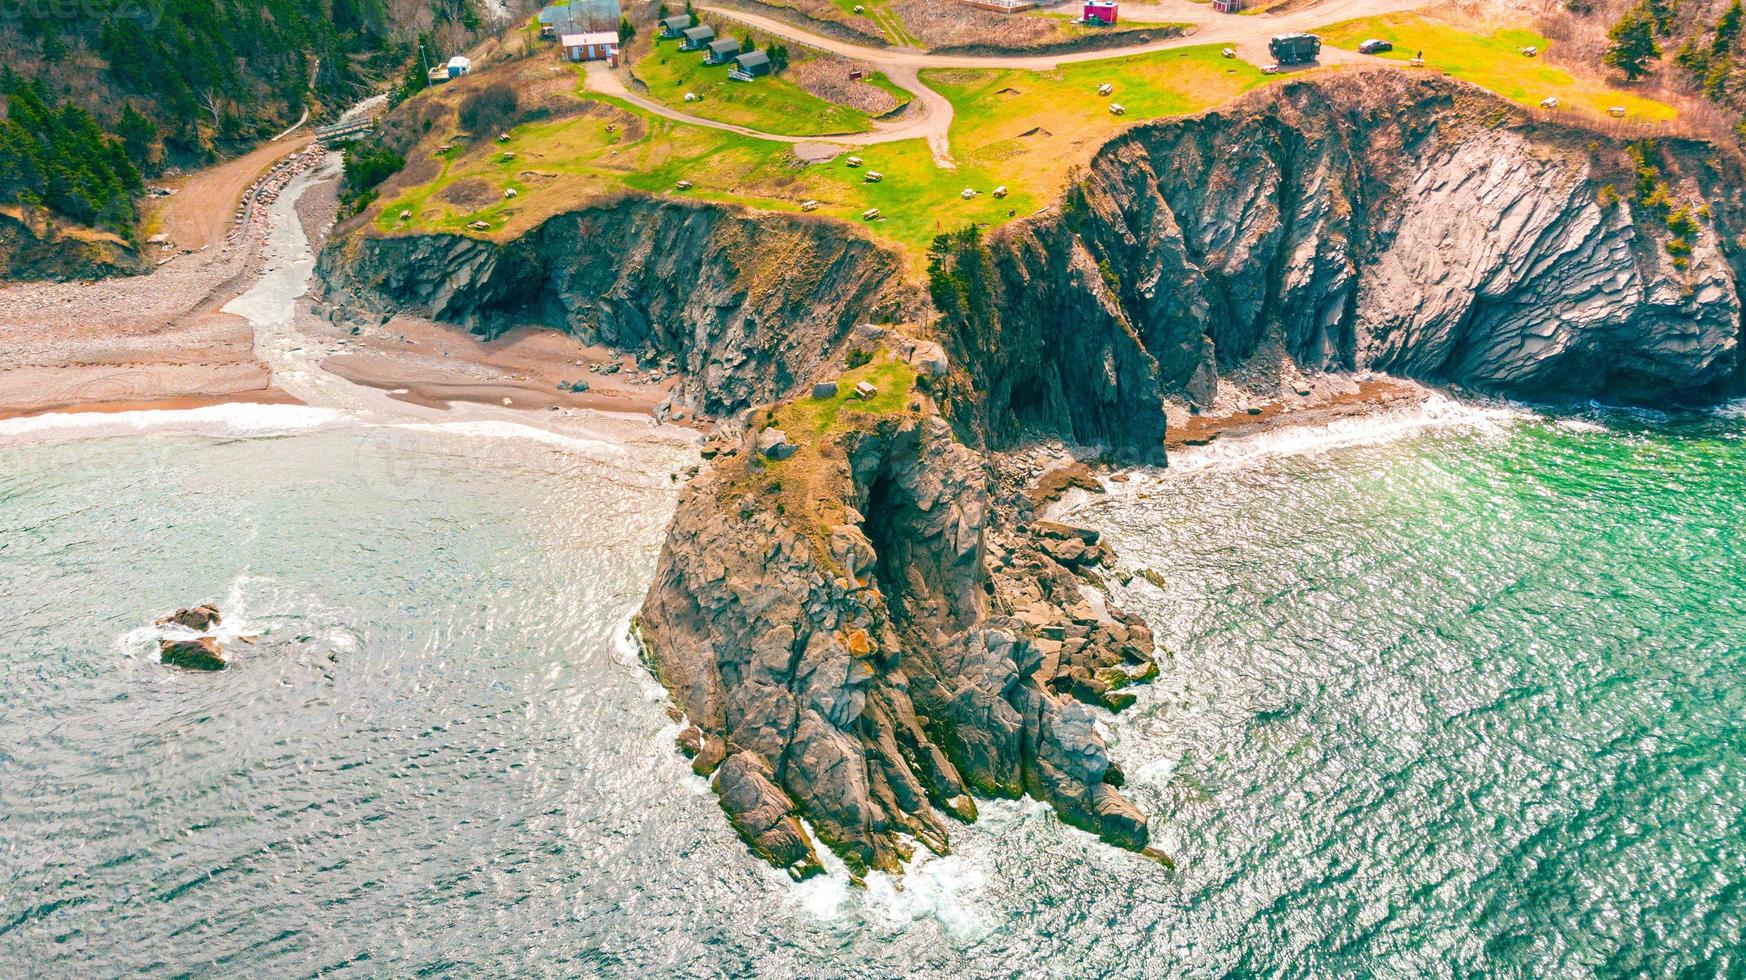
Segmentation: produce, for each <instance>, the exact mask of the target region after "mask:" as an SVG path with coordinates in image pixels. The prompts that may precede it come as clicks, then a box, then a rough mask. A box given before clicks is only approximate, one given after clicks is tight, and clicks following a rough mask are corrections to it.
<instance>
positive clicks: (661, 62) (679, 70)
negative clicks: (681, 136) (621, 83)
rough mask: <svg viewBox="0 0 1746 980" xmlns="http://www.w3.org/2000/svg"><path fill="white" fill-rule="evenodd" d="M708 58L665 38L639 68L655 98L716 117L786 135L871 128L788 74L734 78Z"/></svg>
mask: <svg viewBox="0 0 1746 980" xmlns="http://www.w3.org/2000/svg"><path fill="white" fill-rule="evenodd" d="M724 36H726V35H724ZM734 36H736V37H737V36H738V35H734ZM703 59H704V56H703V53H702V52H699V51H681V50H679V42H677V41H663V42H659V43H657V44H656V45H655V46H654V49H653V50H651V51H650V52H649V54H648V55H647V56H645V57H644V58H643V59H642V60H641V61H639V62H637V64H636V69H635V71H636V75H637V77H638V78H640V79H642V80H643V82H644V83H646V84H647V85H648V86H649V92H648V94H649V97H650V98H652V99H654V100H655V101H657V102H661V103H664V104H666V105H670V106H672V107H673V108H675V109H678V110H680V111H682V112H687V113H690V114H692V115H694V116H701V117H703V118H705V119H713V120H715V121H717V122H725V123H732V124H734V125H736V126H745V127H747V128H749V129H756V130H759V131H760V132H765V133H779V134H782V135H784V136H822V135H827V134H832V133H864V132H866V131H867V130H869V129H871V128H872V123H871V122H869V121H868V119H867V114H866V113H864V112H861V111H859V110H857V109H851V108H849V107H848V106H842V105H837V104H836V103H834V102H826V101H825V100H824V99H821V98H819V97H818V96H816V95H813V94H812V93H810V92H807V91H805V90H804V89H802V88H801V87H800V86H798V85H795V84H794V83H793V82H790V81H788V80H786V79H783V78H780V77H778V76H775V75H766V76H764V77H762V78H758V79H754V80H753V81H750V82H734V81H729V80H728V66H727V65H707V64H704V60H703ZM687 92H692V93H695V94H696V95H697V97H698V98H697V101H695V102H686V101H685V93H687Z"/></svg>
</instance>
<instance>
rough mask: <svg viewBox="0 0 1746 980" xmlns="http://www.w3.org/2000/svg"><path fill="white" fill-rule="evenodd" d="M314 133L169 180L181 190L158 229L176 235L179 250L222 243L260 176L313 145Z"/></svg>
mask: <svg viewBox="0 0 1746 980" xmlns="http://www.w3.org/2000/svg"><path fill="white" fill-rule="evenodd" d="M312 139H314V137H312V136H310V135H309V134H307V133H305V134H302V135H300V136H294V137H291V138H288V139H284V140H280V141H279V142H277V143H266V144H263V145H261V146H258V147H256V148H255V149H254V150H252V151H250V152H249V153H246V154H244V155H242V156H240V157H237V158H236V159H235V160H231V161H229V162H226V163H221V164H219V165H218V166H216V167H208V168H206V169H205V170H202V171H200V172H198V173H194V174H190V175H189V176H187V177H184V178H181V179H180V180H179V181H166V182H165V183H166V185H167V186H170V187H173V188H175V190H176V193H175V195H174V196H173V197H170V198H168V199H167V200H166V201H165V202H164V206H163V209H162V210H161V211H159V212H158V223H157V227H158V230H159V231H161V232H163V233H164V234H166V235H168V236H170V241H171V242H173V243H174V244H175V246H176V247H177V248H186V249H192V250H194V251H196V252H198V251H199V250H201V249H202V248H207V247H216V246H217V245H219V244H220V243H222V242H223V241H224V235H225V232H227V231H229V230H230V226H231V222H232V220H233V219H234V216H235V214H236V205H237V202H238V201H240V200H242V196H243V192H244V191H246V190H248V189H249V185H250V184H253V183H254V182H255V181H256V180H257V179H259V178H260V176H261V175H262V174H264V173H266V172H267V171H268V170H269V169H271V168H272V166H273V164H275V163H278V162H279V161H280V160H282V159H284V158H285V157H288V156H290V155H291V154H292V153H294V152H296V151H298V150H301V149H303V148H304V147H305V146H308V145H309V143H310V141H311V140H312Z"/></svg>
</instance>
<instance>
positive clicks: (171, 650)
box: [158, 636, 230, 670]
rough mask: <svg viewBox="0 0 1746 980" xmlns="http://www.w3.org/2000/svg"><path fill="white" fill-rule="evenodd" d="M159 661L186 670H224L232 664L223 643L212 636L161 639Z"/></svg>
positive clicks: (159, 642)
mask: <svg viewBox="0 0 1746 980" xmlns="http://www.w3.org/2000/svg"><path fill="white" fill-rule="evenodd" d="M158 661H159V662H160V663H164V664H167V665H169V666H171V667H181V668H183V669H184V670H223V669H224V668H226V667H228V666H230V661H229V660H228V659H226V657H225V655H224V647H223V645H222V644H220V643H219V642H218V640H217V639H216V638H214V637H210V636H197V637H193V638H191V639H186V640H159V641H158Z"/></svg>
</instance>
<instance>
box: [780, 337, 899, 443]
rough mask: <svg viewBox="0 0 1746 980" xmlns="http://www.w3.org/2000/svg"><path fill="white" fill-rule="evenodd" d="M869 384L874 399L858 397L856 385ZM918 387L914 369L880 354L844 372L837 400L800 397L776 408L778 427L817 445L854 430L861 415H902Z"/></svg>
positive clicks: (789, 435)
mask: <svg viewBox="0 0 1746 980" xmlns="http://www.w3.org/2000/svg"><path fill="white" fill-rule="evenodd" d="M863 381H866V382H868V383H870V384H872V385H873V387H875V388H878V389H879V393H878V394H876V395H874V396H873V397H872V398H869V399H867V400H866V401H862V400H861V399H859V398H856V397H855V394H854V392H855V386H856V385H857V384H860V383H861V382H863ZM913 387H915V370H914V369H913V368H911V367H910V366H909V365H907V364H905V363H903V362H902V361H899V360H896V359H895V358H891V357H890V356H889V355H887V354H885V353H884V352H881V353H880V355H879V356H877V357H875V358H874V359H873V361H872V362H870V363H868V364H864V365H862V366H861V367H858V368H854V369H852V370H849V371H845V372H843V373H842V374H841V375H839V376H838V378H837V394H836V396H835V397H834V398H808V397H804V396H803V397H800V398H796V399H794V400H793V401H791V402H787V403H785V404H783V405H781V406H779V407H778V408H777V409H776V424H777V426H778V427H779V428H781V429H782V431H783V432H786V433H788V438H789V439H791V440H793V441H794V442H796V443H799V444H802V445H807V444H813V445H816V444H817V443H818V442H820V441H821V440H823V439H825V438H827V437H830V436H835V435H839V434H841V433H843V432H845V431H847V430H849V429H851V428H854V427H855V421H856V419H857V417H858V416H867V415H892V414H895V413H897V412H901V411H903V410H904V408H905V407H906V404H907V402H908V400H909V393H910V389H912V388H913Z"/></svg>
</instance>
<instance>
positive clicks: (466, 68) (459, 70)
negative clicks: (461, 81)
mask: <svg viewBox="0 0 1746 980" xmlns="http://www.w3.org/2000/svg"><path fill="white" fill-rule="evenodd" d="M472 70H473V62H471V61H469V60H468V59H467V56H466V55H460V54H458V55H455V56H454V57H453V58H450V59H449V77H450V78H460V77H461V76H462V75H465V74H467V73H468V72H470V71H472Z"/></svg>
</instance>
